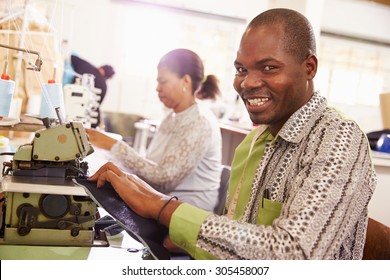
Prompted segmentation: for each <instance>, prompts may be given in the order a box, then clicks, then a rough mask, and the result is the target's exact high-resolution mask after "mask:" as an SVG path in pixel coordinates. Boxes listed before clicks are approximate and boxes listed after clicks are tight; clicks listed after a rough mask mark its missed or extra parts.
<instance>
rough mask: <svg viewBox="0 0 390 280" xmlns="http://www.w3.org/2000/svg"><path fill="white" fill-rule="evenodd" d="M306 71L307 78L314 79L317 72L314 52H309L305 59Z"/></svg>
mask: <svg viewBox="0 0 390 280" xmlns="http://www.w3.org/2000/svg"><path fill="white" fill-rule="evenodd" d="M305 66H306V69H307V71H306V73H307V76H308V77H307V78H308V80H312V79H314V77H315V76H316V74H317V67H318V60H317V57H316V56H315V55H314V54H310V55H309V57H308V58H306V60H305Z"/></svg>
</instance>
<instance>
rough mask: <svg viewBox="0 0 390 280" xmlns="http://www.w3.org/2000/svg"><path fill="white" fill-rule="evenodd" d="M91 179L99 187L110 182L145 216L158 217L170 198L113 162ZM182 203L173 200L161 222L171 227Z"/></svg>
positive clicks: (126, 200)
mask: <svg viewBox="0 0 390 280" xmlns="http://www.w3.org/2000/svg"><path fill="white" fill-rule="evenodd" d="M89 180H92V181H97V187H102V186H103V185H104V183H105V182H106V181H107V182H110V183H111V185H112V186H113V188H114V189H115V191H116V192H117V193H118V195H119V196H120V197H121V198H122V199H123V201H124V202H125V203H126V204H127V205H128V206H129V207H130V208H131V209H132V210H133V211H134V212H136V213H137V214H138V215H140V216H142V217H145V218H151V219H157V217H158V216H159V213H160V211H161V209H162V207H163V206H164V204H165V203H166V202H167V201H168V200H169V199H170V197H169V196H167V195H165V194H162V193H160V192H158V191H156V190H155V189H153V188H152V187H151V186H150V185H148V184H147V183H146V182H144V181H143V180H141V179H140V178H138V177H137V176H135V175H130V174H127V173H124V172H123V171H122V170H120V169H119V168H118V167H117V166H116V165H115V164H113V163H112V162H108V163H106V164H104V165H103V166H102V167H100V168H99V170H98V171H97V172H96V173H95V174H94V175H92V176H91V177H90V178H89ZM180 204H181V202H180V201H177V200H171V201H170V202H169V203H168V204H167V205H166V206H165V207H164V209H163V211H161V213H160V219H159V221H160V223H161V224H163V225H165V226H166V227H169V222H170V220H171V216H172V214H173V212H174V211H175V209H176V208H177V207H178V206H179V205H180Z"/></svg>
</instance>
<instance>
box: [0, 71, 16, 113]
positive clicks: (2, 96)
mask: <svg viewBox="0 0 390 280" xmlns="http://www.w3.org/2000/svg"><path fill="white" fill-rule="evenodd" d="M6 77H7V76H4V75H2V77H1V79H0V100H1V102H0V116H2V117H8V116H9V113H10V111H11V103H12V97H13V95H14V90H15V82H14V81H12V80H9V78H8V79H4V78H6Z"/></svg>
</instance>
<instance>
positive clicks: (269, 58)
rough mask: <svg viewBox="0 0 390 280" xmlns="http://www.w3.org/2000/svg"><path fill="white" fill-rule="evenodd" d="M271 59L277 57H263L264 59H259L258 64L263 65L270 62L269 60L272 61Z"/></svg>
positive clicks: (273, 59)
mask: <svg viewBox="0 0 390 280" xmlns="http://www.w3.org/2000/svg"><path fill="white" fill-rule="evenodd" d="M271 61H276V59H275V58H272V57H266V58H263V59H261V60H259V61H257V62H256V65H262V64H265V63H268V62H271Z"/></svg>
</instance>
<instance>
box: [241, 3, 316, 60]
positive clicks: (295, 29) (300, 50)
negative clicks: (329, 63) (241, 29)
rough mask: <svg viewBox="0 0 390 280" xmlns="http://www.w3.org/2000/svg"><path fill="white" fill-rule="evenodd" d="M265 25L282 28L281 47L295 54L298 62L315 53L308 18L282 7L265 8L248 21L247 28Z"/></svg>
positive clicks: (311, 29)
mask: <svg viewBox="0 0 390 280" xmlns="http://www.w3.org/2000/svg"><path fill="white" fill-rule="evenodd" d="M265 25H276V26H281V27H282V28H283V33H284V37H283V39H284V45H283V49H284V50H285V51H286V52H288V53H290V54H292V55H294V56H296V58H297V60H298V61H299V62H302V61H304V60H305V59H306V58H307V57H308V56H309V54H316V40H315V36H314V32H313V28H312V26H311V24H310V22H309V21H308V19H307V18H306V17H305V16H304V15H302V14H300V13H299V12H297V11H294V10H290V9H284V8H277V9H270V10H267V11H265V12H263V13H261V14H259V15H258V16H256V17H255V18H254V19H253V20H252V21H251V22H250V23H249V25H248V28H247V30H249V29H254V28H257V27H259V26H265Z"/></svg>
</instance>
